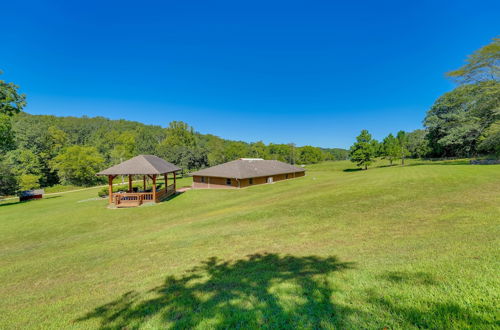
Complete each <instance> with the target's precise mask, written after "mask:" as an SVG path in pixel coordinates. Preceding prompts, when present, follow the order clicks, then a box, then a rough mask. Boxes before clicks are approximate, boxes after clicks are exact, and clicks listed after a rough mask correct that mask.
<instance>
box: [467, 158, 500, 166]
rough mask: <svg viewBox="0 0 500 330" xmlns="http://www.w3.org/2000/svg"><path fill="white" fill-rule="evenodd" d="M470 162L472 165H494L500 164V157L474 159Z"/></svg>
mask: <svg viewBox="0 0 500 330" xmlns="http://www.w3.org/2000/svg"><path fill="white" fill-rule="evenodd" d="M470 163H471V164H472V165H494V164H500V159H473V160H471V161H470Z"/></svg>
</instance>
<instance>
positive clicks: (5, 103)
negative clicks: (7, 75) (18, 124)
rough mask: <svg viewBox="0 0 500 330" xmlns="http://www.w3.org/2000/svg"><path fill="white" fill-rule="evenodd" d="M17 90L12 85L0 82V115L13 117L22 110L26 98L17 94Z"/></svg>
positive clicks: (0, 72)
mask: <svg viewBox="0 0 500 330" xmlns="http://www.w3.org/2000/svg"><path fill="white" fill-rule="evenodd" d="M1 74H2V71H0V75H1ZM18 89H19V86H17V85H15V84H14V83H8V82H6V81H4V80H0V115H7V116H13V115H15V114H16V113H19V112H20V111H21V110H22V109H23V108H24V106H25V105H26V96H25V95H24V94H19V92H18Z"/></svg>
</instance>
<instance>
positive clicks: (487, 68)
mask: <svg viewBox="0 0 500 330" xmlns="http://www.w3.org/2000/svg"><path fill="white" fill-rule="evenodd" d="M447 75H448V77H451V78H454V79H455V80H457V81H458V82H459V83H462V84H464V83H477V82H481V81H488V80H496V81H500V38H493V41H492V42H491V43H490V44H488V45H486V46H484V47H482V48H480V49H478V50H477V51H475V52H474V53H473V54H472V55H470V56H469V57H468V58H467V60H466V64H465V65H464V66H462V67H461V68H459V69H458V70H455V71H451V72H448V73H447Z"/></svg>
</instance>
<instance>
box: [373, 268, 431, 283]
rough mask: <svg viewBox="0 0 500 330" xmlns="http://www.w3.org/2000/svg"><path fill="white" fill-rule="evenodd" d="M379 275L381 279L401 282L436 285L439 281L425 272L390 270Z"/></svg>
mask: <svg viewBox="0 0 500 330" xmlns="http://www.w3.org/2000/svg"><path fill="white" fill-rule="evenodd" d="M380 277H381V279H383V280H386V281H389V282H392V283H401V284H412V285H437V284H438V283H439V281H438V280H437V279H436V278H435V277H434V276H433V275H432V274H430V273H426V272H415V273H413V272H403V271H390V272H385V273H383V274H382V275H381V276H380Z"/></svg>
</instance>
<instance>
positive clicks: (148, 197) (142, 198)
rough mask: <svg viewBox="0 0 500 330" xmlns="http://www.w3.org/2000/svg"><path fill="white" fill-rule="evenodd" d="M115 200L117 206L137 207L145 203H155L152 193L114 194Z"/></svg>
mask: <svg viewBox="0 0 500 330" xmlns="http://www.w3.org/2000/svg"><path fill="white" fill-rule="evenodd" d="M113 200H114V203H115V205H116V206H119V205H122V206H129V205H130V206H135V205H141V204H142V203H144V202H153V201H154V199H153V193H152V192H142V193H132V192H131V193H129V192H125V193H113Z"/></svg>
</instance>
